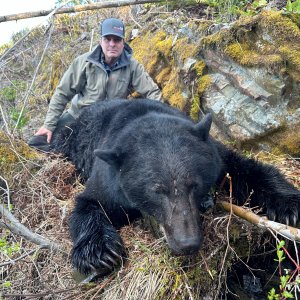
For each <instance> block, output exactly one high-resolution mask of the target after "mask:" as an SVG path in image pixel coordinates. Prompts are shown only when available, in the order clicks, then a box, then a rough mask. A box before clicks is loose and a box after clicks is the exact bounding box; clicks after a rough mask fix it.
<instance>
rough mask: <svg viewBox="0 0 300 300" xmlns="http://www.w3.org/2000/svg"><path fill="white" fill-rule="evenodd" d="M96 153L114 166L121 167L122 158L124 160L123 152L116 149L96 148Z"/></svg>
mask: <svg viewBox="0 0 300 300" xmlns="http://www.w3.org/2000/svg"><path fill="white" fill-rule="evenodd" d="M94 154H95V155H96V156H97V157H98V158H100V159H102V160H103V161H105V162H106V163H108V164H109V165H111V166H114V167H116V168H120V166H121V163H122V160H123V159H122V155H121V153H119V152H118V151H114V150H99V149H96V150H95V151H94Z"/></svg>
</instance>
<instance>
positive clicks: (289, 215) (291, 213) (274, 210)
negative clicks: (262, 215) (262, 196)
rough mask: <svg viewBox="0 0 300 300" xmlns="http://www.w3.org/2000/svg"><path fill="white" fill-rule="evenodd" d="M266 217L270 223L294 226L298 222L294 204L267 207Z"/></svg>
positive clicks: (296, 206) (297, 212)
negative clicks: (275, 222)
mask: <svg viewBox="0 0 300 300" xmlns="http://www.w3.org/2000/svg"><path fill="white" fill-rule="evenodd" d="M267 216H268V219H269V220H271V221H277V222H280V223H283V224H286V225H290V226H296V225H297V223H298V222H299V208H298V205H295V204H290V205H277V206H269V207H268V208H267Z"/></svg>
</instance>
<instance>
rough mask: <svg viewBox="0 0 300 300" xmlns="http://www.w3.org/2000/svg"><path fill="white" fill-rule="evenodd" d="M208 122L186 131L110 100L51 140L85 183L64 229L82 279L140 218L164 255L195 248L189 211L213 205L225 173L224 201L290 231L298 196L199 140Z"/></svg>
mask: <svg viewBox="0 0 300 300" xmlns="http://www.w3.org/2000/svg"><path fill="white" fill-rule="evenodd" d="M211 122H212V117H211V115H210V114H208V115H206V116H205V117H204V118H203V119H202V120H201V121H200V122H199V123H195V122H194V121H192V120H191V119H190V118H189V117H187V116H186V115H185V114H184V113H182V112H180V111H178V110H177V109H175V108H172V107H170V106H168V105H167V104H163V103H159V102H156V101H152V100H147V99H139V100H134V101H129V100H113V101H108V102H100V103H97V104H95V105H92V106H90V107H88V108H86V109H85V110H84V111H83V113H82V114H81V116H80V117H79V119H78V120H77V121H76V122H75V123H74V124H72V126H70V127H71V128H72V130H69V129H68V128H66V129H64V130H63V131H62V132H61V133H59V134H58V135H57V136H56V138H55V139H54V141H53V145H54V149H55V150H56V151H59V152H62V153H63V154H65V155H66V156H67V157H69V158H70V159H71V160H72V161H73V162H74V164H75V166H76V168H77V170H78V171H79V172H80V174H82V176H83V177H84V178H85V179H87V181H86V187H85V190H84V191H83V192H82V193H81V194H79V195H78V196H77V198H76V205H75V208H74V210H73V212H72V214H71V217H70V221H69V226H70V233H71V237H72V240H73V250H72V263H73V264H74V266H75V267H76V268H77V269H78V270H79V271H80V272H82V273H85V274H86V273H89V272H90V271H92V270H103V269H107V270H110V269H112V268H113V267H114V266H115V265H117V264H118V263H120V260H122V257H124V255H125V251H124V247H123V243H122V240H121V238H120V236H119V234H118V232H117V230H116V228H119V227H120V226H123V225H125V224H128V222H129V221H131V220H133V219H135V218H138V217H140V216H141V215H142V214H149V215H151V216H152V217H154V218H155V219H156V221H157V222H158V223H159V224H160V226H161V228H162V230H163V232H164V234H165V237H166V240H167V243H168V246H169V247H170V249H171V250H172V252H173V253H175V254H178V255H189V254H193V253H195V252H197V251H198V250H199V248H200V246H201V243H202V238H201V226H200V224H199V222H200V221H199V210H200V211H205V210H206V209H207V208H208V207H211V206H212V205H213V200H212V197H211V196H210V193H211V190H212V188H213V187H215V186H216V185H218V184H220V183H221V181H222V180H223V178H224V176H225V175H226V173H229V174H230V175H231V177H232V185H233V187H234V188H233V197H234V199H235V200H236V202H237V203H238V204H242V203H243V202H244V201H245V200H246V199H247V198H248V197H249V194H250V193H251V191H253V193H252V195H251V205H252V206H257V205H259V206H261V207H263V208H264V209H265V212H266V214H267V215H268V217H269V218H270V219H272V220H278V221H279V222H284V223H287V224H292V225H295V224H296V223H297V222H298V219H299V204H300V191H299V190H297V189H296V188H295V187H293V186H292V185H291V184H290V183H288V182H287V180H285V179H284V177H283V175H281V174H280V172H279V171H278V170H277V169H276V168H274V167H272V166H270V165H265V164H262V163H259V162H257V161H255V160H253V159H248V158H244V157H242V156H240V155H239V154H238V153H236V152H235V151H233V150H231V149H228V148H227V147H225V146H224V145H223V144H221V143H219V142H217V141H215V140H214V139H212V138H211V137H210V136H209V130H210V127H211Z"/></svg>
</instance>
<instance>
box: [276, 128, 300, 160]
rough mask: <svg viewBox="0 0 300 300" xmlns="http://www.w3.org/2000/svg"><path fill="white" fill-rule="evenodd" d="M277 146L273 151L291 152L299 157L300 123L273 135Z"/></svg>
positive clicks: (277, 153)
mask: <svg viewBox="0 0 300 300" xmlns="http://www.w3.org/2000/svg"><path fill="white" fill-rule="evenodd" d="M272 139H273V140H274V141H275V144H276V146H275V147H274V148H273V151H272V152H273V153H274V154H276V155H279V154H290V155H291V156H295V157H298V156H299V155H300V124H298V125H295V126H294V127H293V130H292V131H291V130H289V129H284V130H282V131H280V132H278V133H276V134H274V136H273V137H272Z"/></svg>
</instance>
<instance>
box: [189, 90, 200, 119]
mask: <svg viewBox="0 0 300 300" xmlns="http://www.w3.org/2000/svg"><path fill="white" fill-rule="evenodd" d="M199 112H200V96H199V95H196V96H194V98H193V99H192V105H191V109H190V117H191V118H192V119H193V120H195V121H197V120H198V118H199Z"/></svg>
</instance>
